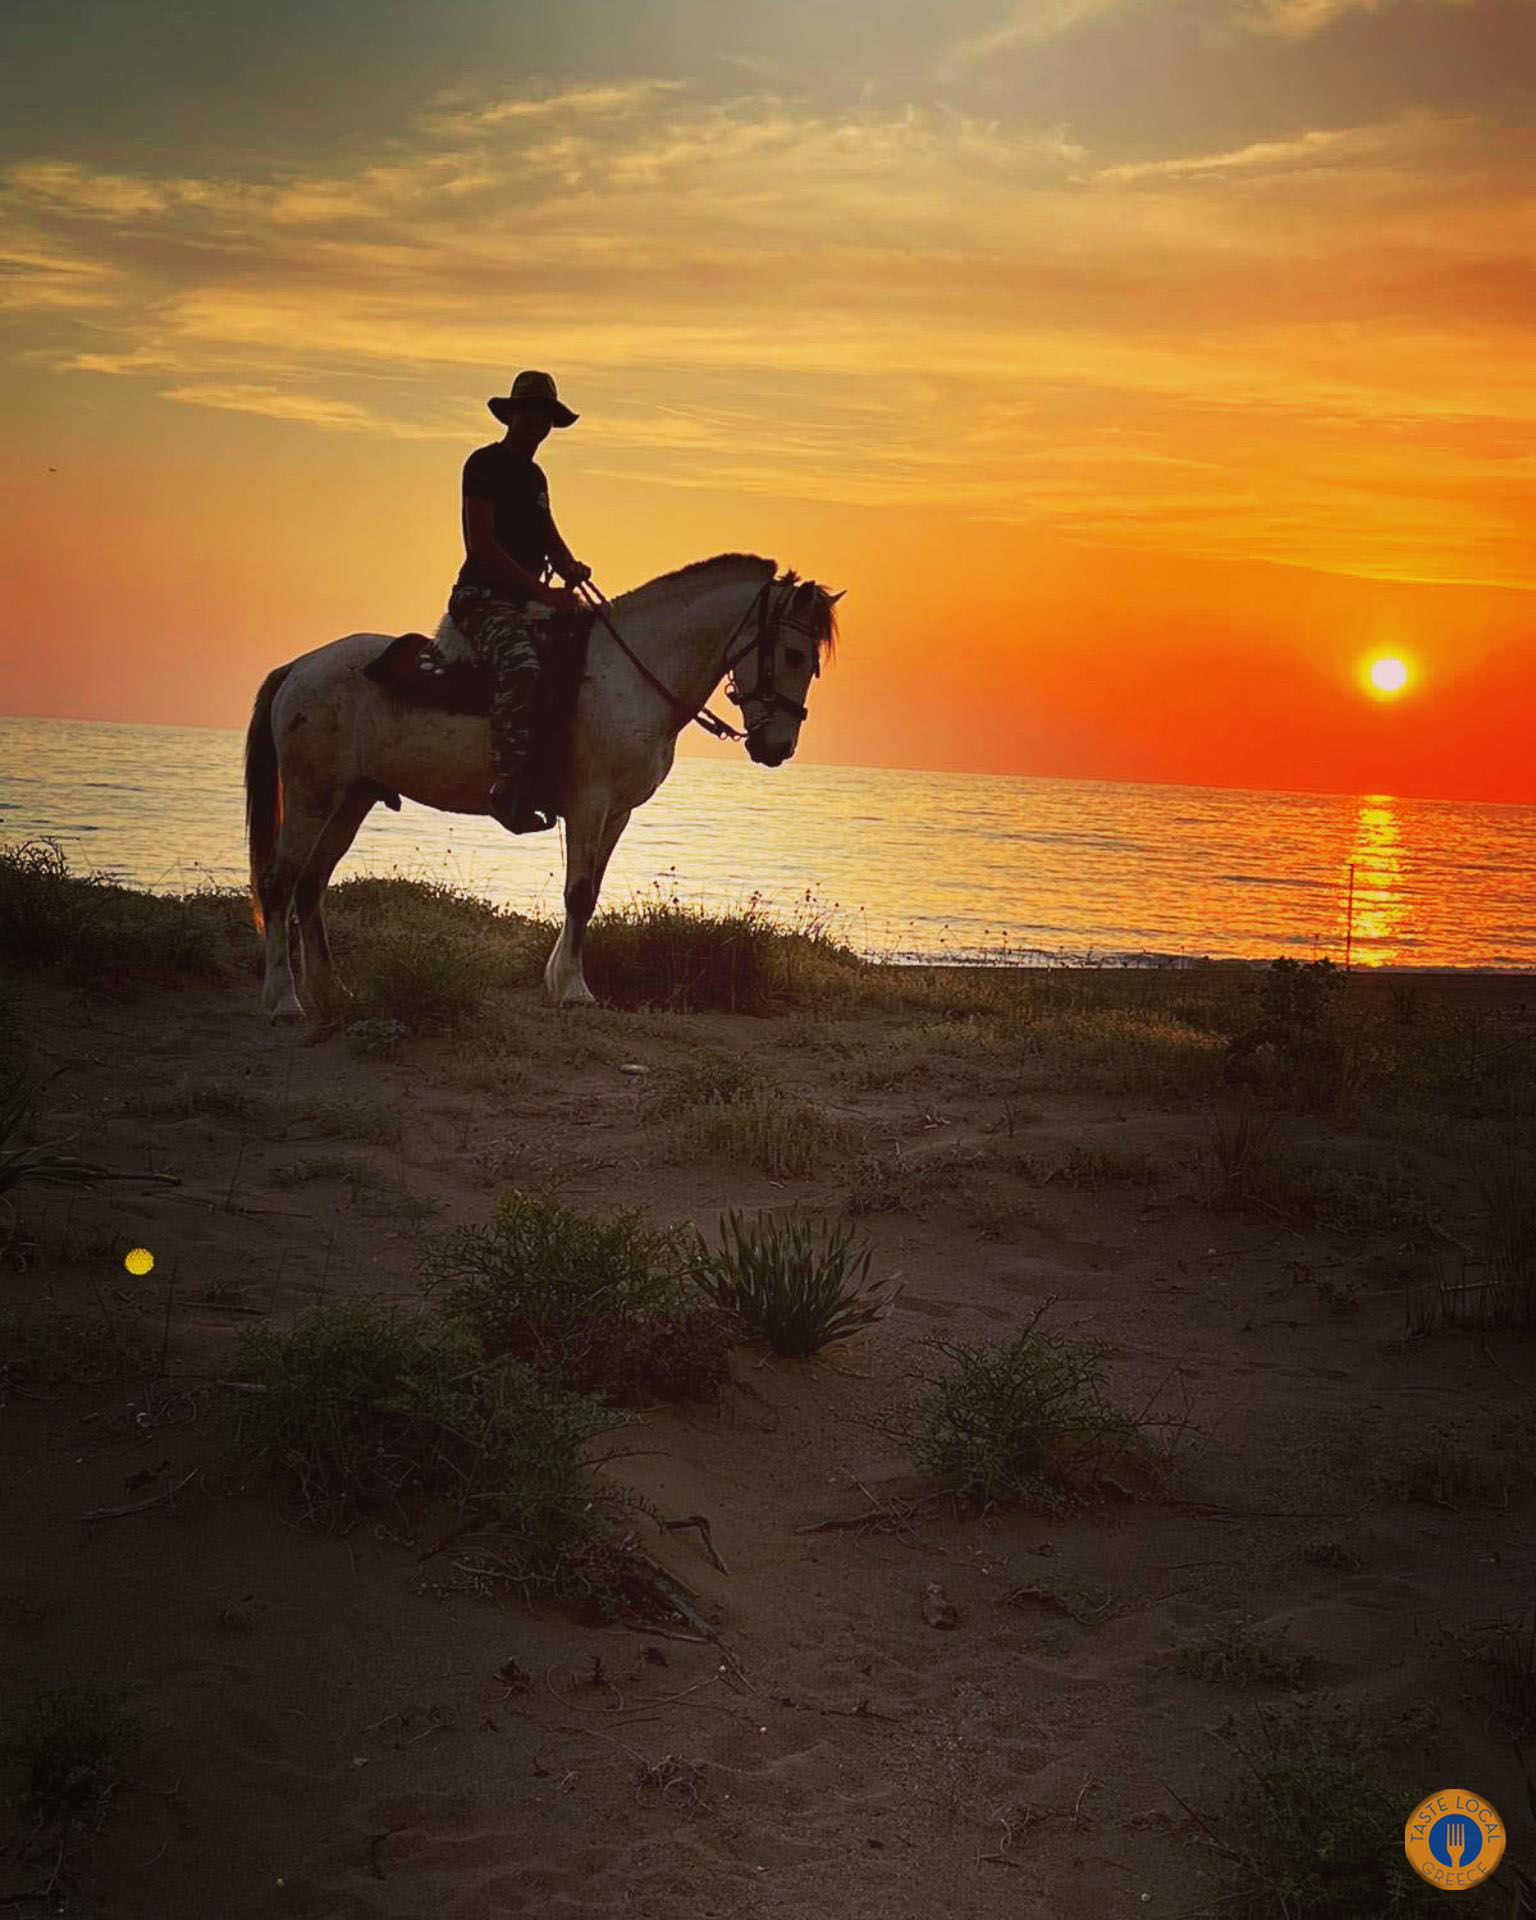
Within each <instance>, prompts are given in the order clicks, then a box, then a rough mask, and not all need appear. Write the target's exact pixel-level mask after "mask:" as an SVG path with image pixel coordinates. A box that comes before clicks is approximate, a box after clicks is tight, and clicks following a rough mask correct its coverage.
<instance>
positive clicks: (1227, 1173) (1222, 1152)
mask: <svg viewBox="0 0 1536 1920" xmlns="http://www.w3.org/2000/svg"><path fill="white" fill-rule="evenodd" d="M1282 1150H1283V1149H1282V1146H1281V1142H1280V1136H1279V1133H1278V1130H1277V1128H1276V1126H1275V1123H1274V1121H1273V1120H1271V1119H1269V1118H1268V1117H1267V1116H1266V1115H1262V1114H1256V1113H1254V1112H1252V1111H1251V1110H1249V1109H1246V1108H1245V1109H1243V1110H1242V1111H1241V1112H1239V1113H1236V1114H1233V1115H1223V1114H1216V1115H1213V1116H1212V1118H1211V1119H1210V1120H1209V1121H1208V1122H1207V1123H1206V1130H1205V1143H1204V1148H1203V1150H1202V1152H1201V1154H1200V1156H1199V1159H1198V1161H1197V1162H1196V1184H1197V1187H1198V1191H1199V1194H1200V1198H1201V1200H1202V1201H1203V1202H1204V1204H1205V1205H1206V1206H1208V1207H1218V1208H1221V1207H1258V1206H1265V1205H1267V1204H1269V1201H1270V1196H1271V1195H1272V1193H1273V1192H1274V1189H1275V1186H1276V1184H1277V1172H1276V1170H1277V1167H1278V1165H1279V1161H1280V1157H1281V1153H1282Z"/></svg>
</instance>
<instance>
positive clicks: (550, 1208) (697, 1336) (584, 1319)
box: [428, 1192, 729, 1403]
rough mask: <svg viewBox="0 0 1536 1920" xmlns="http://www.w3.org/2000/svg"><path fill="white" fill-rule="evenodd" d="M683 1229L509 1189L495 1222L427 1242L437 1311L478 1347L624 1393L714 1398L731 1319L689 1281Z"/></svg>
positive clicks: (606, 1391)
mask: <svg viewBox="0 0 1536 1920" xmlns="http://www.w3.org/2000/svg"><path fill="white" fill-rule="evenodd" d="M689 1251H690V1250H689V1249H688V1247H687V1246H686V1244H685V1242H684V1240H683V1238H682V1236H680V1235H679V1234H678V1233H676V1232H674V1231H670V1230H664V1229H659V1228H655V1227H652V1226H649V1225H648V1224H647V1223H646V1222H645V1221H644V1219H643V1218H642V1217H641V1216H640V1215H639V1214H638V1213H623V1214H617V1215H615V1216H613V1217H612V1218H608V1219H598V1218H594V1217H592V1216H590V1215H587V1214H583V1213H578V1212H576V1211H575V1210H574V1209H573V1208H570V1207H565V1206H562V1205H561V1204H560V1203H559V1202H558V1201H554V1200H538V1199H532V1198H530V1197H529V1196H528V1195H527V1194H524V1193H519V1192H513V1193H510V1194H508V1195H507V1196H506V1197H505V1198H504V1199H503V1201H502V1202H501V1205H500V1207H499V1208H498V1209H497V1211H496V1214H495V1216H494V1217H493V1218H492V1220H491V1221H490V1223H489V1224H488V1225H486V1226H483V1227H463V1228H460V1229H459V1230H458V1231H457V1232H455V1233H452V1234H450V1235H448V1236H447V1237H446V1238H445V1239H444V1240H443V1241H441V1242H440V1243H439V1244H438V1245H437V1246H436V1247H435V1248H434V1249H433V1250H432V1252H431V1254H430V1256H429V1261H428V1274H429V1278H430V1280H431V1282H432V1283H433V1284H434V1285H435V1286H438V1287H441V1288H442V1289H443V1296H442V1297H443V1306H444V1311H445V1312H447V1313H449V1314H451V1315H454V1316H456V1317H457V1318H459V1319H461V1320H463V1321H464V1322H465V1323H466V1324H467V1325H468V1326H469V1327H471V1328H472V1329H473V1331H474V1333H475V1336H476V1338H477V1339H478V1340H479V1341H480V1343H481V1345H482V1346H483V1348H484V1350H485V1351H486V1352H487V1353H491V1354H510V1355H511V1356H513V1357H514V1358H515V1359H518V1360H522V1361H526V1362H527V1363H528V1364H529V1365H530V1366H532V1367H534V1368H535V1369H537V1371H538V1372H539V1373H540V1374H541V1375H544V1376H546V1377H548V1378H549V1379H551V1380H554V1381H556V1382H558V1383H559V1384H560V1385H561V1386H564V1387H567V1388H573V1389H576V1390H578V1391H581V1392H590V1393H598V1394H602V1395H603V1396H605V1397H606V1398H608V1399H610V1400H614V1401H618V1402H620V1403H630V1402H633V1401H637V1400H643V1399H646V1398H650V1397H659V1398H661V1399H665V1400H712V1399H713V1398H714V1397H715V1396H716V1395H717V1394H718V1393H719V1391H720V1389H721V1387H722V1386H724V1384H725V1382H726V1380H727V1378H728V1377H729V1364H728V1363H729V1347H728V1338H727V1334H728V1329H727V1326H726V1323H725V1321H724V1319H723V1317H722V1316H721V1315H720V1314H719V1312H718V1311H716V1310H715V1309H713V1308H711V1307H709V1306H707V1305H706V1304H705V1302H704V1301H703V1300H701V1299H700V1297H699V1296H698V1294H697V1293H696V1292H695V1291H694V1289H693V1288H691V1287H690V1286H689V1284H688V1279H687V1268H688V1259H689Z"/></svg>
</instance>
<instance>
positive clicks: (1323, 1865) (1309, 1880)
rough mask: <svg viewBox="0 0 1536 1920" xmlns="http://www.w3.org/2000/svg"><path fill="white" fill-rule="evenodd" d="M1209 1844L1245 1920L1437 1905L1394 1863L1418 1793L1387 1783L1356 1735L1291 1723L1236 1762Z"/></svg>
mask: <svg viewBox="0 0 1536 1920" xmlns="http://www.w3.org/2000/svg"><path fill="white" fill-rule="evenodd" d="M1243 1758H1244V1760H1245V1761H1246V1763H1247V1776H1248V1777H1247V1778H1246V1779H1245V1780H1244V1781H1243V1783H1242V1785H1240V1786H1239V1788H1238V1789H1237V1791H1236V1793H1235V1794H1234V1796H1233V1800H1232V1805H1231V1807H1230V1808H1229V1810H1228V1815H1227V1818H1226V1820H1225V1821H1223V1822H1222V1824H1221V1826H1220V1828H1219V1830H1218V1835H1217V1837H1218V1839H1219V1840H1220V1842H1221V1843H1222V1845H1223V1847H1224V1848H1225V1849H1226V1850H1227V1851H1228V1852H1229V1853H1230V1854H1231V1855H1232V1857H1233V1861H1234V1871H1235V1879H1236V1887H1235V1901H1236V1908H1237V1911H1238V1912H1240V1913H1242V1914H1243V1915H1245V1916H1248V1917H1249V1920H1404V1916H1410V1915H1414V1914H1424V1915H1431V1914H1438V1913H1440V1912H1441V1911H1442V1910H1443V1902H1442V1901H1441V1899H1440V1897H1439V1896H1438V1895H1437V1894H1436V1893H1435V1892H1434V1890H1433V1889H1432V1888H1431V1887H1430V1886H1429V1885H1428V1884H1427V1883H1426V1882H1425V1881H1423V1880H1421V1879H1420V1878H1419V1877H1418V1875H1417V1874H1416V1873H1415V1872H1414V1871H1413V1869H1412V1868H1411V1867H1410V1866H1409V1865H1408V1863H1407V1861H1406V1860H1405V1859H1404V1858H1403V1822H1404V1819H1405V1818H1406V1816H1407V1814H1408V1813H1409V1812H1411V1810H1412V1809H1413V1807H1414V1806H1415V1805H1416V1804H1417V1801H1418V1799H1419V1797H1421V1795H1422V1791H1423V1789H1422V1786H1418V1787H1415V1786H1413V1785H1410V1784H1406V1783H1400V1782H1397V1781H1391V1780H1387V1779H1386V1778H1384V1777H1383V1775H1382V1774H1381V1773H1380V1772H1379V1771H1378V1768H1377V1765H1376V1763H1375V1762H1374V1761H1373V1759H1372V1757H1371V1755H1370V1754H1369V1753H1368V1752H1367V1751H1366V1750H1365V1748H1364V1746H1363V1744H1362V1743H1361V1741H1360V1740H1359V1738H1358V1737H1357V1736H1355V1735H1352V1734H1350V1733H1349V1732H1347V1731H1345V1730H1341V1729H1337V1728H1320V1727H1317V1726H1309V1725H1301V1726H1293V1727H1290V1728H1287V1729H1285V1730H1283V1731H1281V1732H1278V1733H1275V1734H1273V1735H1272V1736H1271V1740H1270V1744H1269V1747H1268V1749H1267V1751H1265V1752H1264V1753H1262V1754H1259V1755H1251V1754H1245V1755H1244V1756H1243Z"/></svg>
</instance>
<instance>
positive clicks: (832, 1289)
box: [696, 1211, 895, 1358]
mask: <svg viewBox="0 0 1536 1920" xmlns="http://www.w3.org/2000/svg"><path fill="white" fill-rule="evenodd" d="M871 1257H872V1255H871V1250H870V1249H869V1248H868V1247H856V1246H855V1245H854V1237H853V1231H852V1229H851V1228H849V1227H839V1226H831V1225H828V1224H827V1223H825V1222H818V1223H813V1222H811V1221H810V1220H807V1219H804V1218H799V1217H794V1216H791V1217H788V1218H786V1217H785V1216H783V1215H778V1214H769V1213H760V1214H759V1215H758V1216H757V1219H756V1220H755V1221H752V1222H748V1221H746V1220H744V1219H743V1217H742V1216H741V1215H740V1214H739V1213H736V1212H734V1211H733V1212H730V1213H727V1214H726V1215H725V1216H724V1217H723V1218H722V1219H721V1222H720V1244H719V1246H718V1247H717V1248H711V1247H709V1246H708V1245H707V1244H706V1242H705V1241H704V1240H703V1238H702V1237H701V1238H700V1240H699V1249H698V1266H697V1269H696V1279H697V1281H698V1284H699V1285H700V1286H701V1287H702V1288H703V1289H704V1291H705V1293H706V1294H707V1295H708V1296H709V1298H710V1299H711V1300H712V1301H713V1302H714V1304H715V1306H717V1307H718V1308H719V1309H720V1310H721V1311H722V1312H724V1313H728V1314H730V1315H732V1316H733V1317H734V1318H735V1319H737V1320H739V1321H740V1322H741V1324H742V1325H743V1326H744V1327H745V1328H746V1330H747V1332H748V1333H749V1334H751V1335H752V1336H753V1337H754V1338H756V1339H760V1340H766V1341H767V1342H768V1344H769V1346H771V1347H772V1348H773V1350H774V1352H775V1353H779V1354H783V1355H785V1356H786V1357H791V1358H805V1357H808V1356H809V1355H811V1354H813V1353H819V1352H820V1351H821V1349H822V1348H823V1347H826V1346H830V1345H831V1344H832V1342H833V1341H836V1340H847V1339H850V1338H851V1337H852V1336H853V1335H854V1334H856V1333H859V1332H861V1331H862V1330H863V1329H864V1328H865V1327H868V1326H872V1325H873V1324H874V1322H875V1321H877V1320H879V1319H881V1318H882V1317H883V1316H884V1315H885V1314H886V1313H888V1312H889V1311H890V1306H891V1302H892V1300H893V1299H894V1298H895V1295H894V1293H893V1292H892V1291H891V1290H890V1288H889V1286H887V1285H884V1284H881V1283H876V1284H875V1285H874V1286H871V1285H870V1281H869V1263H870V1259H871Z"/></svg>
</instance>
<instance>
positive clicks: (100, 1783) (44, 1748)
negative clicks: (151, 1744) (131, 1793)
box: [4, 1681, 143, 1819]
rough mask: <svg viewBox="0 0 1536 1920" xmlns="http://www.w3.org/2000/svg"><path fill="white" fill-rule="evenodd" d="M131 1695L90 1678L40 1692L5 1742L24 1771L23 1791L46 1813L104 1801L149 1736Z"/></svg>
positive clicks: (52, 1815)
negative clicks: (129, 1702)
mask: <svg viewBox="0 0 1536 1920" xmlns="http://www.w3.org/2000/svg"><path fill="white" fill-rule="evenodd" d="M126 1701H127V1696H126V1695H125V1694H124V1693H123V1692H122V1691H121V1690H120V1689H119V1688H116V1687H107V1686H102V1685H100V1684H97V1683H95V1682H90V1681H86V1682H83V1683H82V1684H80V1685H77V1686H72V1687H60V1688H59V1689H58V1690H57V1691H56V1692H53V1693H43V1694H39V1695H38V1696H37V1698H36V1699H35V1700H34V1701H33V1702H32V1704H31V1705H30V1706H29V1707H28V1708H27V1709H26V1711H25V1712H24V1713H23V1714H22V1716H21V1719H20V1720H19V1721H18V1722H17V1723H16V1726H15V1727H14V1729H13V1730H12V1731H11V1732H10V1733H9V1734H8V1735H7V1737H6V1740H5V1742H4V1748H5V1751H6V1752H7V1753H8V1754H9V1755H10V1756H11V1758H12V1759H14V1760H16V1761H18V1762H19V1763H20V1765H21V1767H22V1769H23V1773H24V1785H23V1788H22V1792H23V1795H24V1797H25V1799H26V1802H27V1804H28V1806H30V1807H31V1808H32V1809H33V1810H34V1812H36V1813H37V1814H38V1815H39V1816H40V1817H42V1818H44V1819H60V1818H63V1817H65V1816H67V1815H69V1814H72V1813H86V1812H91V1811H93V1810H95V1809H97V1808H99V1807H100V1805H101V1804H102V1802H103V1801H104V1800H105V1799H106V1798H107V1796H108V1795H109V1794H110V1793H111V1791H112V1789H113V1787H115V1786H116V1785H117V1783H118V1781H119V1780H120V1779H121V1778H122V1775H123V1770H124V1768H125V1767H126V1766H127V1764H128V1761H129V1759H130V1758H131V1756H132V1755H133V1753H134V1751H135V1749H136V1748H137V1747H138V1745H139V1742H140V1740H141V1739H142V1737H143V1729H142V1726H141V1724H140V1721H139V1717H138V1715H137V1714H136V1713H134V1712H132V1711H131V1710H130V1708H129V1707H128V1705H127V1704H126Z"/></svg>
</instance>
